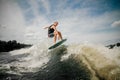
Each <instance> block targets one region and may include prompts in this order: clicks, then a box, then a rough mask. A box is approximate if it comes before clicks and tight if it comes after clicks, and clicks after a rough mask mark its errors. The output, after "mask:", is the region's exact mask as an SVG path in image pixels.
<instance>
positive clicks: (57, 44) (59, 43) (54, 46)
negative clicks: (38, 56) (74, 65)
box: [48, 39, 67, 49]
mask: <svg viewBox="0 0 120 80" xmlns="http://www.w3.org/2000/svg"><path fill="white" fill-rule="evenodd" d="M66 40H67V39H63V40H61V41H59V42H57V43H55V44H54V45H52V46H50V47H49V48H48V49H54V48H56V47H58V46H59V45H61V44H62V43H64V42H65V41H66Z"/></svg>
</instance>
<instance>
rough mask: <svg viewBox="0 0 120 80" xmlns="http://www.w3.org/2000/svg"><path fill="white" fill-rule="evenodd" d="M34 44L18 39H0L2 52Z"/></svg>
mask: <svg viewBox="0 0 120 80" xmlns="http://www.w3.org/2000/svg"><path fill="white" fill-rule="evenodd" d="M30 46H32V45H30V44H21V43H18V42H17V41H16V40H12V41H11V40H10V41H1V40H0V52H8V51H12V50H15V49H20V48H25V47H30Z"/></svg>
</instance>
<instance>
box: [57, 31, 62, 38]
mask: <svg viewBox="0 0 120 80" xmlns="http://www.w3.org/2000/svg"><path fill="white" fill-rule="evenodd" d="M57 35H58V39H61V40H62V35H61V32H58V34H57Z"/></svg>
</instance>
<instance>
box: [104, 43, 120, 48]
mask: <svg viewBox="0 0 120 80" xmlns="http://www.w3.org/2000/svg"><path fill="white" fill-rule="evenodd" d="M115 46H117V47H120V43H116V44H111V45H108V46H106V47H109V49H112V48H114V47H115Z"/></svg>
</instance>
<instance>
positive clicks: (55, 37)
mask: <svg viewBox="0 0 120 80" xmlns="http://www.w3.org/2000/svg"><path fill="white" fill-rule="evenodd" d="M56 39H57V34H55V33H54V43H56Z"/></svg>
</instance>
